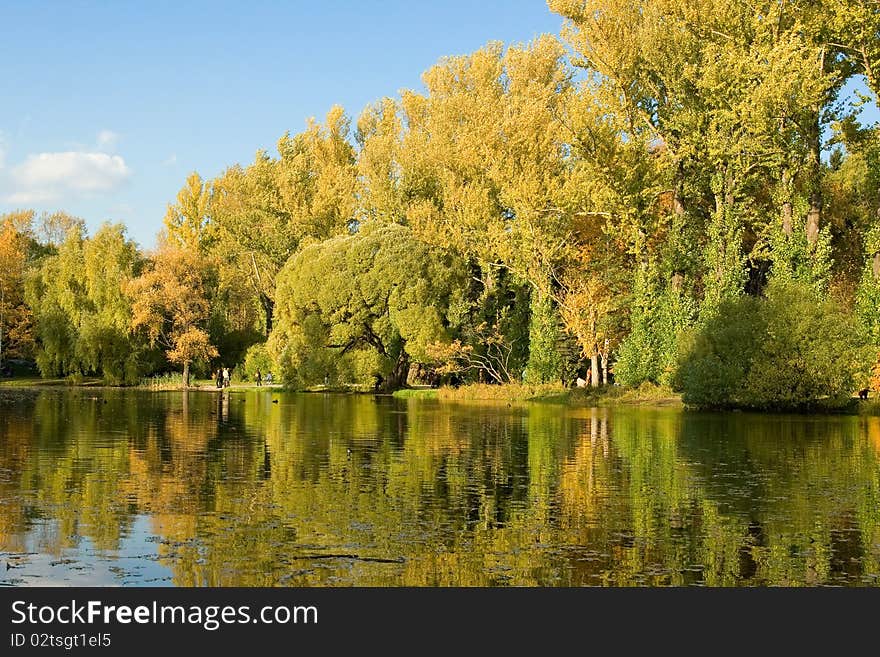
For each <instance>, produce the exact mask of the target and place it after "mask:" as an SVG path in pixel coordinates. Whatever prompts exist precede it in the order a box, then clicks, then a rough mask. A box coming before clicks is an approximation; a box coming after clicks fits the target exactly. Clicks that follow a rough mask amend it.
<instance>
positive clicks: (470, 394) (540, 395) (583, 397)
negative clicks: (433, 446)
mask: <svg viewBox="0 0 880 657" xmlns="http://www.w3.org/2000/svg"><path fill="white" fill-rule="evenodd" d="M394 396H395V397H397V398H399V399H439V400H443V401H503V402H512V401H517V402H523V401H539V402H550V403H557V404H574V405H579V404H583V405H591V406H602V405H610V404H634V405H639V404H643V405H652V406H658V405H660V406H678V405H681V396H680V395H678V394H677V393H674V392H672V391H671V390H669V389H668V388H663V387H660V386H654V385H650V384H645V385H642V386H641V387H639V388H621V387H619V386H604V387H601V388H564V387H563V386H561V385H558V384H543V385H526V384H521V383H510V384H506V385H487V384H479V383H474V384H471V385H465V386H460V387H458V388H451V387H443V388H436V389H419V388H414V389H407V390H398V391H397V392H395V393H394Z"/></svg>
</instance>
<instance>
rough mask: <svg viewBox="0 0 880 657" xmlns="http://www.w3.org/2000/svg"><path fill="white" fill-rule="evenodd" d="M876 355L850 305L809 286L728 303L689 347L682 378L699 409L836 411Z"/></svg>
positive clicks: (686, 396) (783, 287) (687, 397)
mask: <svg viewBox="0 0 880 657" xmlns="http://www.w3.org/2000/svg"><path fill="white" fill-rule="evenodd" d="M872 360H873V350H872V349H871V348H870V347H868V346H867V345H866V340H865V336H864V333H863V331H862V330H861V329H860V326H859V324H858V322H857V321H856V319H855V318H854V317H853V316H852V314H850V313H849V312H848V311H847V310H846V309H844V308H842V307H840V306H839V305H838V304H836V303H835V302H833V301H831V300H826V299H821V298H817V296H816V292H815V290H813V289H811V287H809V286H808V285H806V284H804V283H796V282H786V283H779V282H777V283H772V284H771V285H770V286H768V289H767V297H766V298H765V299H756V298H753V297H742V298H740V299H736V300H731V301H726V302H724V303H722V304H721V306H720V307H719V311H718V313H717V314H716V315H715V316H714V317H712V318H711V319H709V320H707V321H706V322H704V323H703V325H702V327H701V328H700V329H699V330H698V331H697V332H696V333H695V334H694V335H692V336H691V338H690V340H689V341H688V344H687V345H685V349H684V354H683V356H682V359H681V362H680V366H679V372H678V383H679V385H680V387H681V389H682V399H683V400H684V402H685V403H686V404H688V405H691V406H696V407H699V408H756V409H774V410H809V409H812V408H826V409H834V408H841V407H843V406H845V405H846V404H847V403H849V399H850V397H851V396H852V393H853V392H854V391H855V390H856V389H858V388H859V387H860V386H861V385H863V383H864V381H865V380H866V379H867V376H868V371H869V368H870V365H871V362H872Z"/></svg>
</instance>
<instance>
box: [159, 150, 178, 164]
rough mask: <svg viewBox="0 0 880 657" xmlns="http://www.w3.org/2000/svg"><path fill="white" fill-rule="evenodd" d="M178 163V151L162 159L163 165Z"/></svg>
mask: <svg viewBox="0 0 880 657" xmlns="http://www.w3.org/2000/svg"><path fill="white" fill-rule="evenodd" d="M175 164H177V153H172V154H171V155H169V156H168V158H167V159H166V160H163V161H162V166H166V167H173V166H174V165H175Z"/></svg>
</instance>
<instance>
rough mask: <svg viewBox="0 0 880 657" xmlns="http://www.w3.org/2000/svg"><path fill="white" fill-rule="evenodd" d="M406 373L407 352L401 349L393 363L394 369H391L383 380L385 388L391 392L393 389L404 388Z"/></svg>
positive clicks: (407, 371)
mask: <svg viewBox="0 0 880 657" xmlns="http://www.w3.org/2000/svg"><path fill="white" fill-rule="evenodd" d="M408 375H409V354H408V353H406V351H403V350H401V352H400V355H399V356H398V357H397V362H396V363H394V369H392V370H391V373H390V374H389V375H388V378H387V379H386V380H385V390H386V391H388V392H392V391H394V390H400V389H401V388H405V387H406V379H407V376H408Z"/></svg>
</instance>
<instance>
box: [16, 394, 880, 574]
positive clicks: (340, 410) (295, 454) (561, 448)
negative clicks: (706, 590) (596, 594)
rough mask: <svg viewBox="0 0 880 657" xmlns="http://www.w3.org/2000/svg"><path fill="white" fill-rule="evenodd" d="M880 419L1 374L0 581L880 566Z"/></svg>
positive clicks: (802, 570) (833, 570) (850, 570)
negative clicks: (24, 380)
mask: <svg viewBox="0 0 880 657" xmlns="http://www.w3.org/2000/svg"><path fill="white" fill-rule="evenodd" d="M878 459H880V418H859V417H847V416H826V417H800V416H766V415H750V414H743V413H731V414H696V413H685V412H682V411H679V410H674V409H654V410H651V409H644V408H620V409H595V408H594V409H589V408H575V409H570V408H566V407H563V406H556V405H531V406H513V407H510V406H508V405H506V404H501V405H477V404H441V403H438V402H430V401H424V400H394V399H391V398H387V397H376V398H374V397H370V396H341V395H324V394H307V395H292V394H281V393H277V392H274V393H273V392H271V391H260V392H254V393H230V392H220V393H214V392H211V393H201V392H191V393H188V394H184V393H146V392H138V391H123V390H106V391H103V390H102V391H88V390H79V389H77V390H73V391H68V390H51V389H46V390H40V391H36V390H30V391H28V390H23V391H0V553H2V554H0V559H2V562H5V564H3V563H2V562H0V583H3V584H13V585H34V584H35V585H46V584H57V583H61V584H93V585H107V584H123V585H145V584H149V585H157V584H159V585H161V584H166V585H178V586H204V585H226V586H237V585H250V586H278V585H281V586H284V585H296V586H333V585H352V584H355V585H367V586H397V585H412V586H436V585H440V586H447V585H457V586H474V585H481V586H498V585H519V586H523V585H525V586H553V585H565V586H579V585H615V586H630V585H639V586H664V585H690V584H701V585H711V586H733V585H757V586H766V585H779V584H781V585H820V584H835V585H837V584H843V585H876V584H877V582H878V574H880V529H878V527H880V468H878Z"/></svg>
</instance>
